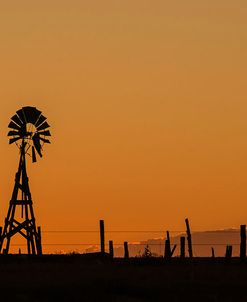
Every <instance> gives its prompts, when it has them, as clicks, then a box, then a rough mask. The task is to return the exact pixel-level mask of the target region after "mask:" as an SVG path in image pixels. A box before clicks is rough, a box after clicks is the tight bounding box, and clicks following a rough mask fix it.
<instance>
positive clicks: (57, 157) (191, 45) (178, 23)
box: [0, 0, 247, 251]
mask: <svg viewBox="0 0 247 302" xmlns="http://www.w3.org/2000/svg"><path fill="white" fill-rule="evenodd" d="M246 20H247V3H246V1H244V0H236V1H233V0H231V1H230V0H228V1H226V0H225V1H223V0H214V1H210V0H209V1H196V0H189V1H186V2H185V1H182V0H180V1H166V0H162V1H161V0H156V1H147V0H142V1H139V0H136V1H135V0H134V1H133V0H132V1H130V0H125V1H113V0H112V1H101V0H95V1H89V0H87V1H75V0H72V1H56V0H54V1H42V2H41V1H39V2H37V1H36V2H33V1H25V0H24V1H21V2H20V1H17V0H13V1H11V2H8V3H3V2H2V3H1V7H0V37H1V47H0V53H1V56H0V66H1V71H0V83H1V89H0V98H1V103H0V104H1V110H0V134H1V135H0V150H1V157H0V166H1V173H0V187H1V190H0V192H1V194H0V205H1V208H0V225H2V224H3V221H4V218H5V216H6V213H7V208H8V203H9V199H10V196H11V193H12V189H13V185H14V175H15V172H16V169H17V165H18V150H17V149H16V148H15V146H9V145H8V140H7V137H6V134H7V131H8V129H7V125H8V123H9V119H10V117H11V116H12V115H13V114H14V113H15V111H16V110H18V109H19V108H20V107H22V106H26V105H31V106H35V107H37V108H38V109H40V110H41V111H42V113H43V114H44V115H45V116H47V118H48V122H49V123H50V124H51V132H52V138H51V140H52V144H51V145H50V146H45V147H46V148H45V150H44V158H43V159H40V160H38V163H37V164H31V161H30V162H29V163H28V172H29V177H30V186H31V192H32V195H33V201H34V210H35V215H36V219H37V223H38V225H41V226H42V228H43V230H97V229H98V220H99V219H105V222H106V228H108V229H109V230H136V229H137V230H163V229H164V231H165V230H167V229H170V230H183V229H184V228H185V227H184V218H185V217H189V218H190V221H191V225H192V227H193V228H194V229H196V230H206V229H210V230H212V229H220V228H229V227H238V226H239V224H244V223H246V222H247V214H246V213H247V172H246V171H247V160H246V158H247V139H246V137H247V118H246V116H247V102H246V99H247V91H246V70H247V56H246V53H247V21H246ZM107 236H108V237H109V236H110V235H107ZM112 236H113V238H107V239H114V240H115V241H118V242H121V241H123V240H136V241H138V240H144V239H147V238H150V236H151V235H150V234H143V235H142V234H128V235H127V234H117V233H116V234H112ZM126 237H128V238H126ZM43 239H44V241H45V242H47V243H49V242H61V241H62V242H64V243H66V242H77V243H80V242H93V243H95V242H97V241H98V234H97V233H96V234H92V233H88V234H86V233H85V234H79V235H78V234H56V233H54V234H49V236H48V235H45V234H44V236H43ZM71 248H72V247H71ZM55 249H56V248H55V247H49V248H47V251H54V250H55Z"/></svg>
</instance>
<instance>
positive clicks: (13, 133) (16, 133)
mask: <svg viewBox="0 0 247 302" xmlns="http://www.w3.org/2000/svg"><path fill="white" fill-rule="evenodd" d="M16 135H18V136H20V132H19V131H14V130H10V131H9V132H8V135H7V136H16Z"/></svg>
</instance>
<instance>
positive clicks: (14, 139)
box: [9, 137, 21, 145]
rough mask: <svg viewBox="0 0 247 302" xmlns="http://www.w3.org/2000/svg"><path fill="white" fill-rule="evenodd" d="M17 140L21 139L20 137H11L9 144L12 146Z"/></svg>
mask: <svg viewBox="0 0 247 302" xmlns="http://www.w3.org/2000/svg"><path fill="white" fill-rule="evenodd" d="M19 139H21V137H13V138H11V139H10V140H9V144H10V145H11V144H13V143H14V142H16V141H18V140H19Z"/></svg>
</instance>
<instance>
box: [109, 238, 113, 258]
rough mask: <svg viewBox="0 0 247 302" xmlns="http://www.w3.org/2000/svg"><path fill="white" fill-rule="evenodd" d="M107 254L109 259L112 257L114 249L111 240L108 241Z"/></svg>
mask: <svg viewBox="0 0 247 302" xmlns="http://www.w3.org/2000/svg"><path fill="white" fill-rule="evenodd" d="M109 254H110V257H111V258H113V257H114V248H113V241H112V240H109Z"/></svg>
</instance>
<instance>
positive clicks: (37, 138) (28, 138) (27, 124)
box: [8, 106, 51, 162]
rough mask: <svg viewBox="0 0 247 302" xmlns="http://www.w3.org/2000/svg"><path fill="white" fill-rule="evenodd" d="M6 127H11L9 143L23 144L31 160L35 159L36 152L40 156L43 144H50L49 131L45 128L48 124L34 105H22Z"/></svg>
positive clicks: (19, 145) (34, 160)
mask: <svg viewBox="0 0 247 302" xmlns="http://www.w3.org/2000/svg"><path fill="white" fill-rule="evenodd" d="M8 127H9V128H10V129H11V130H10V131H9V132H8V137H9V143H10V144H13V143H15V144H16V145H17V146H18V147H19V148H21V146H24V148H25V153H27V154H29V155H30V156H31V157H32V161H33V162H36V161H37V157H36V153H38V155H39V156H40V157H42V150H43V145H44V144H46V143H48V144H50V141H49V139H47V137H49V136H51V133H50V131H49V130H47V129H48V128H49V127H50V126H49V124H48V123H47V121H46V117H44V115H43V114H42V112H41V111H39V110H38V109H37V108H35V107H29V106H27V107H22V108H21V109H20V110H18V111H16V114H15V115H14V116H12V117H11V121H10V123H9V125H8ZM30 151H31V154H30V153H29V152H30Z"/></svg>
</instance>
